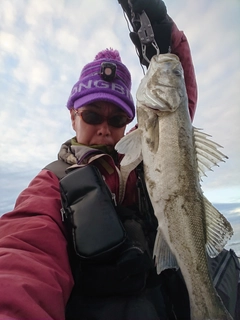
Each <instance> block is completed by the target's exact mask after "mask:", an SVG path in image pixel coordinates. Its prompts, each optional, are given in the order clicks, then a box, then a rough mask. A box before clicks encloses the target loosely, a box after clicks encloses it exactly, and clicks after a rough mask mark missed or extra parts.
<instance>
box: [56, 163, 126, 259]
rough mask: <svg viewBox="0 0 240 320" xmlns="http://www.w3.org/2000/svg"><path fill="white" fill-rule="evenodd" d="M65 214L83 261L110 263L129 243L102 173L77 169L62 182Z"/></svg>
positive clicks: (95, 170) (63, 210)
mask: <svg viewBox="0 0 240 320" xmlns="http://www.w3.org/2000/svg"><path fill="white" fill-rule="evenodd" d="M60 190H61V196H62V215H63V218H64V220H65V221H66V222H67V224H68V226H69V229H71V234H72V242H73V246H74V249H75V253H76V254H77V255H78V256H79V257H80V259H81V260H89V261H95V260H96V261H99V260H101V259H104V260H106V259H107V257H108V256H111V255H112V252H114V251H116V250H117V248H119V247H120V246H121V245H122V244H123V243H124V242H125V240H126V232H125V229H124V228H123V225H122V223H121V221H120V219H119V217H118V215H117V213H116V210H115V207H114V203H113V200H112V195H111V192H110V190H109V188H108V187H107V185H106V183H105V182H104V180H103V178H102V175H101V173H100V172H99V170H98V169H97V168H96V167H95V166H92V165H88V166H85V167H82V168H77V169H75V170H73V171H72V172H70V173H69V174H67V175H66V176H65V177H64V178H62V179H61V180H60Z"/></svg>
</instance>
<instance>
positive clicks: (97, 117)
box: [75, 110, 131, 128]
mask: <svg viewBox="0 0 240 320" xmlns="http://www.w3.org/2000/svg"><path fill="white" fill-rule="evenodd" d="M75 114H77V115H79V116H80V117H81V118H82V119H83V121H84V122H85V123H87V124H91V125H97V124H101V123H103V122H104V121H107V123H108V125H109V126H111V127H114V128H122V127H124V126H126V125H127V124H128V123H130V122H131V119H130V118H128V116H126V115H125V114H116V115H113V116H110V117H105V116H103V115H101V114H99V113H97V112H95V111H91V110H83V111H78V110H76V112H75Z"/></svg>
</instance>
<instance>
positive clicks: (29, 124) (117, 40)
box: [0, 0, 240, 234]
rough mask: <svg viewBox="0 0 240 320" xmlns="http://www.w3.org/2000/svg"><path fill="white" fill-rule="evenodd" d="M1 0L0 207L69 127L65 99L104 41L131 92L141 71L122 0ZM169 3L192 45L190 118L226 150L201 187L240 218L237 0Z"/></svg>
mask: <svg viewBox="0 0 240 320" xmlns="http://www.w3.org/2000/svg"><path fill="white" fill-rule="evenodd" d="M149 1H150V0H149ZM0 2H1V11H0V136H1V141H0V151H1V156H0V194H1V197H0V215H1V214H3V213H5V212H7V211H9V210H11V209H12V208H13V206H14V203H15V200H16V198H17V196H18V194H19V193H20V192H21V190H23V189H24V188H26V187H27V185H28V184H29V182H30V181H31V180H32V179H33V177H34V176H35V175H36V174H37V173H38V172H39V171H40V170H41V169H42V168H43V167H44V166H45V165H47V164H48V163H50V162H51V161H54V160H55V159H56V157H57V153H58V150H59V148H60V146H61V144H62V143H63V142H65V141H66V140H68V139H69V138H71V137H73V136H74V131H73V130H72V128H71V122H70V117H69V112H68V110H67V108H66V102H67V99H68V96H69V94H70V91H71V89H72V87H73V85H74V84H75V83H76V81H77V80H78V77H79V74H80V71H81V69H82V68H83V66H84V65H85V64H86V63H88V62H90V61H92V60H93V59H94V57H95V55H96V54H97V53H98V52H99V51H101V50H103V49H105V48H110V47H111V48H114V49H117V50H119V52H120V55H121V58H122V61H123V63H125V64H126V65H127V66H128V68H129V70H130V72H131V74H132V94H133V96H134V99H135V93H136V90H137V88H138V85H139V83H140V81H141V79H142V77H143V71H142V68H141V66H140V64H139V60H138V57H137V55H136V52H135V48H134V46H133V44H132V43H131V41H130V39H129V30H128V27H127V23H126V20H125V18H124V15H123V12H122V9H121V7H120V5H119V3H118V0H102V1H96V0H41V1H37V0H0ZM165 4H166V6H167V9H168V14H169V15H170V16H171V17H172V18H173V20H174V21H175V23H176V24H177V26H178V28H179V29H180V30H183V31H184V33H185V35H186V36H187V38H188V41H189V45H190V48H191V52H192V59H193V63H194V67H195V73H196V78H197V83H198V105H197V112H196V114H195V118H194V122H193V125H194V126H195V127H198V128H202V129H203V131H204V132H205V133H208V134H210V135H211V136H212V139H213V140H214V141H215V142H217V143H219V144H220V145H222V146H223V147H224V148H223V149H222V150H221V151H222V152H223V153H224V154H226V155H227V156H228V158H229V159H227V160H226V162H225V163H224V162H223V163H221V164H220V166H219V168H218V167H214V171H213V172H209V173H208V177H206V178H204V179H203V181H202V189H203V192H204V194H205V196H207V198H208V199H209V200H210V201H211V202H212V203H214V204H215V205H216V207H217V208H218V209H219V210H220V209H221V211H222V212H223V213H224V214H225V215H227V216H228V217H229V218H230V220H231V219H232V221H233V220H234V222H238V223H239V224H240V143H239V137H240V125H239V121H240V89H239V83H240V19H239V17H240V1H239V0H228V1H226V0H211V1H209V0H202V1H192V0H182V1H179V0H166V1H165ZM238 232H239V234H240V229H238Z"/></svg>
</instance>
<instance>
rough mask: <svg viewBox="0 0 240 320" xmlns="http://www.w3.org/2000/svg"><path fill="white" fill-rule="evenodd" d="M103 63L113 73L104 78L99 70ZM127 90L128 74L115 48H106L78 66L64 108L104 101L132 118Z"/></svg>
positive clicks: (131, 107) (132, 111)
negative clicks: (111, 75) (92, 59)
mask: <svg viewBox="0 0 240 320" xmlns="http://www.w3.org/2000/svg"><path fill="white" fill-rule="evenodd" d="M104 63H105V64H104ZM106 63H107V66H108V65H110V66H113V69H115V76H113V78H107V80H106V78H104V75H103V74H102V70H103V68H104V66H105V65H106ZM130 90H131V75H130V72H129V71H128V69H127V68H126V66H125V65H124V64H123V63H122V62H121V58H120V55H119V52H118V51H117V50H113V49H106V50H103V51H101V52H99V53H98V54H97V55H96V57H95V59H94V61H93V62H90V63H88V64H87V65H85V67H84V68H83V69H82V72H81V74H80V78H79V80H78V82H77V83H76V84H75V85H74V86H73V88H72V92H71V95H70V97H69V99H68V102H67V108H68V109H72V108H74V109H78V108H81V107H83V106H84V105H86V104H90V103H92V102H95V101H108V102H112V103H114V104H115V105H117V106H118V107H120V108H121V109H122V110H123V111H124V112H126V114H127V115H128V117H130V118H131V120H132V119H133V118H134V116H135V107H134V103H133V98H132V95H131V93H130Z"/></svg>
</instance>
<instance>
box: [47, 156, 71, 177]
mask: <svg viewBox="0 0 240 320" xmlns="http://www.w3.org/2000/svg"><path fill="white" fill-rule="evenodd" d="M68 167H70V164H68V163H66V162H64V161H62V160H56V161H53V162H51V163H49V164H48V165H47V166H46V167H44V168H43V169H45V170H49V171H52V172H53V173H54V174H55V175H56V176H57V177H58V179H59V180H60V179H62V178H63V177H64V176H65V175H66V174H67V173H66V169H67V168H68Z"/></svg>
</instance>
